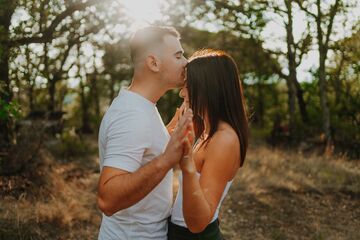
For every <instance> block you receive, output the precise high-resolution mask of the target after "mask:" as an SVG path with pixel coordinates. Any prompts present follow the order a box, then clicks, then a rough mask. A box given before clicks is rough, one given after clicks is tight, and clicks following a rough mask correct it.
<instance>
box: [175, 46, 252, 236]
mask: <svg viewBox="0 0 360 240" xmlns="http://www.w3.org/2000/svg"><path fill="white" fill-rule="evenodd" d="M181 94H182V95H183V97H184V104H185V105H188V107H190V108H191V109H192V110H193V112H194V121H193V123H194V124H193V129H192V130H191V132H190V133H189V139H188V141H187V144H186V145H187V154H186V155H185V156H184V157H183V158H182V160H181V162H180V168H181V174H180V176H179V183H180V184H179V186H180V187H179V192H178V194H177V197H176V200H175V203H174V206H173V210H172V213H171V218H170V221H169V230H168V239H170V240H177V239H222V235H221V232H220V229H219V222H218V219H217V218H218V213H219V208H220V206H221V203H222V201H223V199H224V197H225V196H226V194H227V192H228V190H229V188H230V186H231V183H232V181H233V178H234V176H235V174H236V172H237V170H238V169H239V168H240V167H241V166H242V165H243V163H244V160H245V155H246V150H247V146H248V121H247V116H246V109H245V101H244V97H243V90H242V87H241V83H240V80H239V77H238V70H237V67H236V64H235V62H234V60H233V59H232V58H231V57H230V56H229V55H228V54H226V53H225V52H223V51H217V50H211V49H206V50H201V51H197V52H195V53H194V54H193V56H192V57H191V58H190V60H189V64H188V65H187V80H186V84H185V87H184V88H183V89H182V90H181ZM192 139H195V144H194V146H193V147H192V142H193V141H192Z"/></svg>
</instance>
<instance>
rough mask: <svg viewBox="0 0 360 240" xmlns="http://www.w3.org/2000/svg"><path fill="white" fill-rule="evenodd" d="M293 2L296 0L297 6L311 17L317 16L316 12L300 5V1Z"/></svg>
mask: <svg viewBox="0 0 360 240" xmlns="http://www.w3.org/2000/svg"><path fill="white" fill-rule="evenodd" d="M294 2H296V3H297V4H298V6H299V7H300V9H301V10H303V11H304V12H306V13H307V14H309V15H310V16H312V17H313V18H317V16H316V14H314V13H312V12H310V11H309V10H308V9H307V8H306V7H304V6H303V5H302V1H300V0H295V1H294Z"/></svg>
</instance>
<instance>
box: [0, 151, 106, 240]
mask: <svg viewBox="0 0 360 240" xmlns="http://www.w3.org/2000/svg"><path fill="white" fill-rule="evenodd" d="M42 157H44V158H47V161H49V158H51V156H49V154H46V156H44V155H42ZM49 162H51V163H52V164H51V165H47V174H46V175H45V176H43V177H44V178H46V184H44V185H42V186H34V185H30V186H28V188H27V189H23V192H22V193H21V194H16V195H13V194H9V195H8V196H4V198H2V199H1V203H0V239H94V238H95V237H94V236H96V234H97V231H98V227H99V224H100V213H99V211H98V210H97V208H96V196H95V190H96V189H95V188H96V183H97V180H98V173H94V172H93V171H92V170H91V169H80V168H79V166H78V165H76V164H74V163H69V164H58V163H56V162H55V161H52V160H50V161H49ZM3 181H6V180H5V179H3ZM20 182H21V178H20V179H18V181H17V183H14V186H12V187H13V190H14V191H16V189H19V188H17V186H16V184H21V183H20Z"/></svg>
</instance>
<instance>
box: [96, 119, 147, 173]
mask: <svg viewBox="0 0 360 240" xmlns="http://www.w3.org/2000/svg"><path fill="white" fill-rule="evenodd" d="M146 120H147V119H146V117H145V116H144V114H141V113H137V112H128V113H126V114H125V113H123V114H117V115H115V116H114V118H113V119H112V120H111V122H110V123H109V126H108V129H107V140H106V149H105V156H104V164H103V166H108V167H114V168H119V169H122V170H125V171H128V172H134V171H136V170H137V169H139V168H140V167H141V166H142V158H143V155H144V152H145V150H146V149H147V148H149V147H150V145H151V136H150V128H149V127H148V126H147V122H146Z"/></svg>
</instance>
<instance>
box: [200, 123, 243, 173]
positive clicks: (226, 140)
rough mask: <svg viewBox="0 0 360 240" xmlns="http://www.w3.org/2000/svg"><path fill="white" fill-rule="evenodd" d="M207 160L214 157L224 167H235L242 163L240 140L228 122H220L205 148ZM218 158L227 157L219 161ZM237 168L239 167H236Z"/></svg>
mask: <svg viewBox="0 0 360 240" xmlns="http://www.w3.org/2000/svg"><path fill="white" fill-rule="evenodd" d="M205 152H206V153H205V158H206V161H207V160H209V159H213V160H214V161H216V162H218V163H219V164H220V163H221V165H222V167H224V168H229V169H234V167H235V166H239V164H240V142H239V138H238V136H237V134H236V132H235V130H234V129H233V128H232V127H231V126H230V125H229V124H227V123H220V124H219V127H218V130H217V131H216V132H215V133H214V135H213V136H212V137H211V139H210V141H209V143H208V144H207V146H206V150H205ZM217 158H221V159H226V161H218V159H217ZM236 169H237V167H236Z"/></svg>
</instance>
